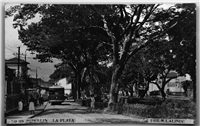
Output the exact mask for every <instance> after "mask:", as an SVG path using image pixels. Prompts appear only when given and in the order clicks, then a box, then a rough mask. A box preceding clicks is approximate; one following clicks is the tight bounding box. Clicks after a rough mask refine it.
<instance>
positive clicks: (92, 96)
mask: <svg viewBox="0 0 200 126" xmlns="http://www.w3.org/2000/svg"><path fill="white" fill-rule="evenodd" d="M90 99H91V100H90V101H91V102H90V111H91V112H92V111H93V110H94V108H95V106H94V103H95V98H94V95H91V97H90Z"/></svg>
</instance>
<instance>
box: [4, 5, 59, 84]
mask: <svg viewBox="0 0 200 126" xmlns="http://www.w3.org/2000/svg"><path fill="white" fill-rule="evenodd" d="M10 5H14V4H8V5H6V6H5V9H6V8H8V6H10ZM34 21H36V20H33V22H34ZM12 23H13V17H9V18H5V34H4V35H5V59H11V58H14V57H16V56H15V55H13V53H17V52H18V47H20V54H25V51H26V49H27V47H26V46H25V45H23V44H22V42H21V41H20V40H19V39H18V31H17V29H14V28H13V26H12ZM30 53H31V52H29V51H26V55H27V56H26V57H27V58H26V61H27V62H29V63H30V64H29V65H28V67H29V68H31V70H29V71H28V74H29V75H31V77H34V78H35V77H36V68H37V67H40V68H41V69H39V68H37V74H38V78H41V79H43V80H45V81H48V80H49V76H50V75H51V74H52V73H53V72H54V70H55V68H54V65H55V64H57V63H59V61H58V60H54V62H53V63H40V62H38V61H37V60H35V59H33V58H34V57H35V54H33V55H32V54H30ZM21 59H22V60H25V57H24V55H21Z"/></svg>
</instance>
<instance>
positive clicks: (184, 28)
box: [168, 4, 197, 101]
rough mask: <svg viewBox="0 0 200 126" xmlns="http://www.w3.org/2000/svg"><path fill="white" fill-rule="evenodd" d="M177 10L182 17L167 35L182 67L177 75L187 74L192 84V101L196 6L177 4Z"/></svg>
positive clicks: (194, 79) (194, 69)
mask: <svg viewBox="0 0 200 126" xmlns="http://www.w3.org/2000/svg"><path fill="white" fill-rule="evenodd" d="M177 8H179V9H180V10H181V13H182V14H183V15H184V17H183V18H182V20H181V21H180V22H179V23H178V24H177V25H176V26H175V27H174V28H172V29H171V30H169V31H168V35H169V36H170V38H171V40H172V41H173V44H174V46H173V47H174V48H173V51H176V52H177V57H180V61H179V62H181V63H182V65H179V67H178V69H177V71H178V72H179V73H184V74H186V73H187V74H189V75H190V76H191V79H192V84H193V91H194V93H193V99H194V101H195V100H196V14H197V13H196V5H195V4H177Z"/></svg>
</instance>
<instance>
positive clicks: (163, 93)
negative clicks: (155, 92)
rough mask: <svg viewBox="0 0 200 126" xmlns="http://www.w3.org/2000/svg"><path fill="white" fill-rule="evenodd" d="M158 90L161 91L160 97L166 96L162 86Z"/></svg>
mask: <svg viewBox="0 0 200 126" xmlns="http://www.w3.org/2000/svg"><path fill="white" fill-rule="evenodd" d="M160 92H161V95H162V98H163V99H165V98H166V94H165V92H164V88H161V90H160Z"/></svg>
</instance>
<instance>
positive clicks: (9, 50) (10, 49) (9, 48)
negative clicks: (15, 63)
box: [6, 47, 16, 53]
mask: <svg viewBox="0 0 200 126" xmlns="http://www.w3.org/2000/svg"><path fill="white" fill-rule="evenodd" d="M6 49H7V50H9V51H11V52H13V53H16V52H15V51H13V50H12V49H10V48H8V47H7V48H6Z"/></svg>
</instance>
